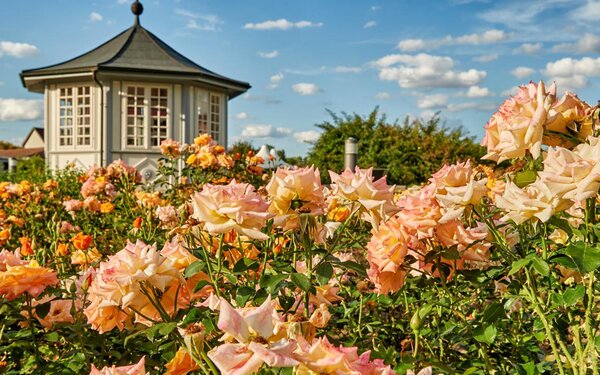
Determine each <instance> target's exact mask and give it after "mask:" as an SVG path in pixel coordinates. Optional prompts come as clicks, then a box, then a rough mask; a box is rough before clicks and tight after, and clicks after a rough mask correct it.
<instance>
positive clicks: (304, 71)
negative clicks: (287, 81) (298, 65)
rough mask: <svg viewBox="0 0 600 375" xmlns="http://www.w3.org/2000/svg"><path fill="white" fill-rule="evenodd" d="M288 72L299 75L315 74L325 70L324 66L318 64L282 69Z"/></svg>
mask: <svg viewBox="0 0 600 375" xmlns="http://www.w3.org/2000/svg"><path fill="white" fill-rule="evenodd" d="M283 71H284V72H286V73H289V74H297V75H301V76H316V75H319V74H323V73H325V72H326V71H327V67H326V66H320V67H318V68H307V69H284V70H283Z"/></svg>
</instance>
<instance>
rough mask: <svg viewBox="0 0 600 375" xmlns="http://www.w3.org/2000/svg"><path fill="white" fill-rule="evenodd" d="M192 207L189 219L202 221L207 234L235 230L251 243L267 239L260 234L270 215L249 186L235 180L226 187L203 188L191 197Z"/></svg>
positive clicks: (210, 186) (263, 203)
mask: <svg viewBox="0 0 600 375" xmlns="http://www.w3.org/2000/svg"><path fill="white" fill-rule="evenodd" d="M192 207H193V209H194V213H193V215H192V217H193V218H194V219H196V220H199V221H201V222H202V225H203V227H204V230H206V231H207V232H209V233H210V234H219V233H229V232H231V230H235V231H236V232H238V233H239V234H244V235H246V236H248V237H250V238H254V239H260V240H265V239H267V238H269V236H267V235H266V234H264V233H262V232H261V231H260V230H261V229H262V228H263V227H264V226H265V224H266V221H267V219H269V218H270V217H272V216H273V215H272V214H270V213H268V212H267V208H268V204H267V202H265V201H264V200H263V198H262V197H261V196H260V195H259V194H258V193H256V192H255V191H254V187H253V186H252V185H250V184H244V183H237V182H236V181H235V180H233V181H231V182H230V183H229V185H210V184H206V185H204V188H203V189H202V191H201V192H199V193H196V194H194V195H193V196H192Z"/></svg>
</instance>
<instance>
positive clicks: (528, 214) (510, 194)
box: [496, 178, 572, 224]
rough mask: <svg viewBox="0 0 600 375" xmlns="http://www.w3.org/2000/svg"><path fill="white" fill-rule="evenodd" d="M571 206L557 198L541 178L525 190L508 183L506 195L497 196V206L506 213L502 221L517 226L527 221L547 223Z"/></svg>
mask: <svg viewBox="0 0 600 375" xmlns="http://www.w3.org/2000/svg"><path fill="white" fill-rule="evenodd" d="M571 205H572V202H570V201H567V200H564V199H562V198H560V197H557V196H555V195H554V194H553V193H552V192H551V191H550V189H549V188H548V186H546V184H544V182H543V181H542V180H541V179H540V178H538V179H537V180H536V181H535V182H534V183H532V184H530V185H527V186H525V187H524V188H523V189H521V188H519V187H518V186H517V185H515V184H514V183H513V182H511V181H508V182H507V183H506V189H505V190H504V194H502V195H498V196H496V206H497V207H498V208H500V209H502V210H504V211H505V212H506V215H505V216H504V217H503V218H502V220H504V221H507V220H509V219H510V220H513V221H514V222H515V223H516V224H522V223H524V222H525V221H527V220H533V221H537V220H540V221H541V222H546V221H548V220H549V219H550V218H551V217H552V215H554V214H555V213H557V212H560V211H564V210H566V209H567V208H569V207H570V206H571Z"/></svg>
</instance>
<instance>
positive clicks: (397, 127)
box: [308, 108, 484, 185]
mask: <svg viewBox="0 0 600 375" xmlns="http://www.w3.org/2000/svg"><path fill="white" fill-rule="evenodd" d="M329 114H330V115H331V117H332V120H331V121H325V122H323V123H321V124H317V125H316V126H317V127H318V128H320V129H321V130H322V133H321V136H320V138H319V139H318V140H317V141H316V142H315V143H314V145H313V147H312V148H311V150H310V151H309V154H308V163H309V164H314V165H315V166H317V167H319V169H320V170H321V171H322V177H323V178H324V179H328V178H329V176H328V175H327V173H323V172H324V171H327V170H333V171H338V172H339V171H341V170H342V169H343V167H344V143H345V141H346V139H347V138H348V137H354V138H356V139H357V141H358V165H359V166H360V167H362V168H367V167H374V168H383V169H386V170H387V176H388V180H389V182H390V183H394V184H401V185H412V184H420V183H423V182H425V181H427V179H428V178H429V177H430V176H431V174H432V173H434V172H435V171H437V170H438V169H439V168H441V167H442V165H444V164H445V163H454V162H456V161H460V160H467V159H472V160H479V158H481V156H483V155H484V150H483V148H482V147H481V146H479V145H478V144H477V143H476V142H475V140H474V137H470V136H468V135H467V134H466V133H465V132H464V130H463V129H462V128H454V129H451V128H449V127H447V126H446V125H445V124H444V123H442V122H441V120H440V118H439V116H437V115H436V116H434V117H432V118H431V119H430V120H428V121H423V120H421V119H412V120H411V119H409V118H408V117H406V118H405V119H404V121H403V122H402V123H399V121H398V120H396V121H394V122H393V123H389V122H388V121H387V119H386V117H385V115H383V114H380V113H379V108H375V109H374V110H373V111H372V112H371V113H370V114H368V115H367V116H364V117H363V116H361V115H359V114H356V113H353V114H347V113H345V112H342V114H341V115H337V114H335V113H333V112H331V111H329Z"/></svg>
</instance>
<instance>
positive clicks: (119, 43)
mask: <svg viewBox="0 0 600 375" xmlns="http://www.w3.org/2000/svg"><path fill="white" fill-rule="evenodd" d="M86 72H91V73H95V72H107V73H110V72H125V73H132V72H141V73H152V74H169V75H173V74H175V75H180V76H182V78H184V77H185V78H188V79H189V78H191V79H196V80H198V81H201V82H205V83H210V84H213V85H216V86H221V87H224V88H227V89H228V92H229V96H230V97H231V98H233V97H235V96H238V95H240V94H242V93H244V92H246V91H247V90H248V89H249V88H250V85H249V84H248V83H247V82H242V81H238V80H234V79H231V78H228V77H225V76H222V75H220V74H217V73H215V72H212V71H210V70H208V69H205V68H203V67H202V66H200V65H198V64H196V63H194V62H193V61H192V60H190V59H188V58H187V57H185V56H183V55H182V54H180V53H179V52H177V51H175V50H174V49H173V48H171V47H170V46H168V45H167V44H166V43H165V42H163V41H162V40H160V39H159V38H158V37H157V36H155V35H154V34H152V33H151V32H150V31H148V30H146V29H145V28H143V27H142V26H141V25H140V24H139V23H138V22H137V21H136V23H135V24H134V25H133V26H132V27H130V28H129V29H127V30H125V31H123V32H122V33H120V34H119V35H117V36H115V37H114V38H112V39H111V40H109V41H107V42H106V43H104V44H102V45H100V46H98V47H96V48H95V49H93V50H91V51H89V52H87V53H84V54H83V55H80V56H77V57H75V58H73V59H71V60H67V61H65V62H62V63H59V64H54V65H49V66H46V67H42V68H37V69H29V70H24V71H22V72H21V80H22V82H23V85H24V86H25V87H27V88H29V85H28V80H31V81H34V80H35V78H36V77H41V76H54V75H57V76H60V75H66V74H73V73H86Z"/></svg>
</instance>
